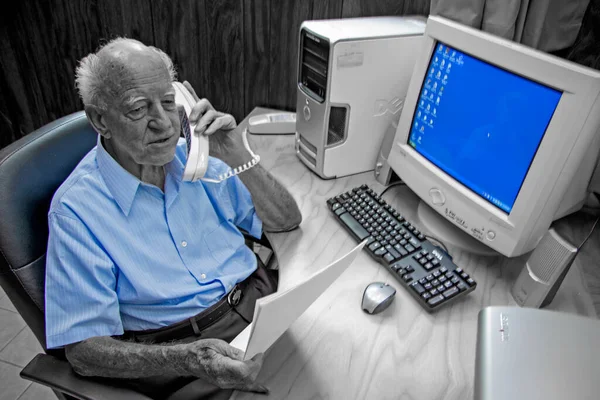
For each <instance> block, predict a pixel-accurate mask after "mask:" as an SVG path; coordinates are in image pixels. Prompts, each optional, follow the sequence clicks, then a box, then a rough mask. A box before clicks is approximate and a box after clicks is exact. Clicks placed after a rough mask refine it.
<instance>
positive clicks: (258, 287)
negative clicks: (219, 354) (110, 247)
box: [121, 257, 278, 400]
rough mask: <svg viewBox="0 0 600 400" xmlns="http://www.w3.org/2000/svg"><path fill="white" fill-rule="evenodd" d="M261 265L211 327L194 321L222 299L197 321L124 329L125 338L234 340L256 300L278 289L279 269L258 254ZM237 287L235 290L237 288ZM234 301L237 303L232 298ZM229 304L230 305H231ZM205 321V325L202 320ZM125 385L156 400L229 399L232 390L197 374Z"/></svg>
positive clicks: (249, 317)
mask: <svg viewBox="0 0 600 400" xmlns="http://www.w3.org/2000/svg"><path fill="white" fill-rule="evenodd" d="M257 260H258V267H257V269H256V271H255V272H254V273H253V274H252V275H250V276H249V277H248V278H247V279H246V280H245V281H244V282H243V283H242V284H241V286H242V287H243V289H241V293H242V296H241V299H240V300H239V303H238V304H237V305H235V306H230V307H229V309H228V310H226V311H225V312H224V313H223V314H219V317H218V318H217V319H216V320H214V321H213V320H212V319H209V323H210V325H209V326H206V327H205V328H204V329H202V330H198V329H197V324H196V327H194V326H193V325H194V323H195V321H198V322H199V323H200V325H204V324H205V323H206V320H207V318H206V316H207V315H210V314H211V312H212V313H213V315H214V312H213V311H214V310H215V309H217V308H218V307H222V305H221V303H222V302H223V301H225V302H227V297H228V296H225V298H224V299H222V300H221V301H219V302H218V303H217V304H215V305H214V306H211V307H209V308H208V309H206V310H204V311H203V312H202V313H200V314H198V315H197V316H195V317H193V319H194V320H195V321H190V320H191V319H190V320H185V321H181V322H179V323H176V324H173V325H171V326H168V327H165V328H161V329H153V330H147V331H140V332H130V331H129V332H125V334H124V335H123V338H124V339H127V340H134V341H137V342H141V343H147V344H165V345H168V344H169V343H170V344H181V343H189V342H193V341H196V340H199V339H209V338H218V339H222V340H224V341H226V342H231V341H232V340H233V339H234V338H235V337H236V336H237V335H238V334H239V333H240V332H241V331H242V330H244V329H245V328H246V326H248V324H249V322H251V321H252V318H253V316H254V303H255V302H256V300H257V299H259V298H261V297H264V296H267V295H269V294H271V293H274V292H275V291H276V290H277V282H278V276H277V272H278V271H276V270H267V269H266V268H265V266H264V265H263V263H262V262H261V261H260V259H259V258H258V257H257ZM234 290H235V289H234ZM229 303H232V304H235V302H231V301H229ZM229 303H228V304H229ZM202 322H204V324H203V323H202ZM121 381H122V383H123V384H124V385H125V386H128V387H131V388H133V389H135V390H136V391H138V392H141V393H143V394H145V395H147V396H148V397H151V398H153V399H169V400H183V399H186V400H187V399H211V400H216V399H228V398H229V397H230V396H231V394H232V392H233V391H232V390H222V389H220V388H218V387H217V386H214V385H211V384H209V383H207V382H205V381H203V380H201V379H197V378H195V377H177V376H171V377H169V376H156V377H150V378H140V379H122V380H121Z"/></svg>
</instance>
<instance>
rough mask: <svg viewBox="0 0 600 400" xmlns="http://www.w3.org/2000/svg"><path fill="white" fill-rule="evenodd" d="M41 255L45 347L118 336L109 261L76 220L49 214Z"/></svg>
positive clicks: (116, 304) (112, 271)
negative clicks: (43, 261) (43, 254)
mask: <svg viewBox="0 0 600 400" xmlns="http://www.w3.org/2000/svg"><path fill="white" fill-rule="evenodd" d="M48 222H49V228H50V235H49V239H48V252H47V255H46V290H45V294H46V311H45V315H46V344H47V347H48V348H49V349H51V348H57V347H62V346H65V345H67V344H71V343H76V342H79V341H81V340H85V339H88V338H90V337H96V336H114V335H121V334H123V325H122V322H121V317H120V312H119V302H118V298H117V293H116V291H115V288H116V280H117V277H116V270H115V266H114V264H113V263H112V261H111V260H110V257H108V255H107V254H106V253H105V252H104V250H103V249H102V247H101V246H100V245H99V243H98V242H97V241H96V240H95V238H94V237H93V235H92V233H91V232H90V231H89V229H88V228H87V227H86V226H85V225H84V224H83V222H81V221H80V220H79V219H76V218H74V217H70V216H65V215H62V214H57V213H51V214H50V215H49V217H48Z"/></svg>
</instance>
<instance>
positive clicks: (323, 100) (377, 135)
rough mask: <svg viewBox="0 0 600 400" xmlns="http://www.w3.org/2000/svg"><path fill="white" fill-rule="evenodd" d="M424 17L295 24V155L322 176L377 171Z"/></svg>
mask: <svg viewBox="0 0 600 400" xmlns="http://www.w3.org/2000/svg"><path fill="white" fill-rule="evenodd" d="M425 25H426V19H425V18H422V17H367V18H348V19H336V20H319V21H305V22H303V23H302V25H301V27H300V35H299V46H298V49H299V51H298V81H297V104H296V113H297V115H296V153H297V155H298V157H299V158H300V160H302V162H304V164H306V165H307V166H308V168H310V169H311V170H312V171H314V172H315V173H316V174H318V175H319V176H320V177H322V178H326V179H328V178H336V177H340V176H345V175H351V174H356V173H359V172H365V171H370V170H373V169H374V168H375V163H376V160H377V155H378V153H379V148H380V146H381V142H382V139H383V136H384V134H385V132H386V130H387V129H388V127H389V126H390V125H391V124H392V123H393V122H395V123H397V122H398V119H399V118H400V113H401V111H402V107H403V105H404V98H405V95H406V91H407V89H408V84H409V81H410V78H411V75H412V71H413V67H414V63H415V59H416V56H417V54H418V51H419V49H420V47H421V46H420V45H421V39H422V35H423V32H424V31H425Z"/></svg>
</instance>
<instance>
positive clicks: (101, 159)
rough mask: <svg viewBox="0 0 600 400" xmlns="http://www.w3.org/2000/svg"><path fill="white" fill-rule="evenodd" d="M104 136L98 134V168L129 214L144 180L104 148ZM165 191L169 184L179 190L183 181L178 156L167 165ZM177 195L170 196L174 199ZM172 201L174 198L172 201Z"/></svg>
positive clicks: (116, 198) (118, 202)
mask: <svg viewBox="0 0 600 400" xmlns="http://www.w3.org/2000/svg"><path fill="white" fill-rule="evenodd" d="M101 138H102V136H100V135H98V142H97V150H96V160H97V162H98V168H99V170H100V174H101V175H102V178H103V179H104V182H105V183H106V186H107V187H108V190H109V191H110V193H111V194H112V196H113V198H114V199H115V201H116V202H117V204H118V205H119V208H121V211H123V214H125V215H129V211H130V210H131V205H132V204H133V200H134V199H135V195H136V193H137V191H138V188H139V187H140V185H141V184H142V182H141V181H140V180H139V179H138V178H136V177H135V176H133V175H132V174H130V173H129V172H128V171H127V170H126V169H125V168H123V167H122V166H121V164H119V163H118V162H117V161H116V160H115V159H114V158H112V156H111V155H110V154H108V152H107V151H106V149H105V148H104V146H103V145H102V140H101ZM165 172H166V174H167V176H166V177H165V192H167V191H168V190H169V188H168V187H167V185H169V186H171V185H173V189H174V192H175V193H177V192H179V186H180V183H181V176H182V175H183V164H182V162H181V161H180V160H179V159H178V158H177V157H174V158H173V161H171V162H169V163H168V164H167V165H165ZM168 181H170V182H168ZM174 197H176V196H169V198H170V199H173V198H174ZM170 202H172V200H171V201H170Z"/></svg>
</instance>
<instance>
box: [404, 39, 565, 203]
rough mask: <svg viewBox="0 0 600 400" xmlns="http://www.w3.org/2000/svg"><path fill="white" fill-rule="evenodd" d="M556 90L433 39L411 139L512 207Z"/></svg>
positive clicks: (439, 162) (451, 170)
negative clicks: (434, 43) (433, 42)
mask: <svg viewBox="0 0 600 400" xmlns="http://www.w3.org/2000/svg"><path fill="white" fill-rule="evenodd" d="M561 95H562V93H561V92H559V91H557V90H555V89H552V88H549V87H547V86H544V85H541V84H539V83H537V82H534V81H531V80H529V79H526V78H523V77H521V76H519V75H515V74H513V73H511V72H508V71H505V70H503V69H501V68H498V67H496V66H494V65H491V64H488V63H486V62H484V61H482V60H479V59H477V58H474V57H472V56H469V55H468V54H465V53H463V52H461V51H458V50H456V49H454V48H452V47H449V46H447V45H445V44H444V43H440V42H438V43H437V44H436V47H435V50H434V52H433V55H432V56H431V61H430V62H429V67H428V71H427V73H426V75H425V80H424V82H423V87H422V88H421V95H420V97H419V100H418V101H419V103H418V104H417V108H416V109H415V114H414V116H413V122H412V126H411V133H410V136H409V140H408V142H409V144H410V145H411V146H412V147H413V148H415V150H416V151H418V152H419V153H420V154H421V155H423V156H424V157H425V158H427V159H428V160H429V161H431V162H432V163H433V164H435V165H436V166H437V167H439V168H441V169H442V170H443V171H445V172H446V173H447V174H449V175H450V176H452V177H453V178H454V179H456V180H457V181H459V182H460V183H462V184H463V185H465V186H466V187H468V188H469V189H471V190H472V191H473V192H475V193H477V194H478V195H480V196H481V197H483V198H484V199H486V200H487V201H489V202H490V203H492V204H494V205H495V206H496V207H498V208H500V209H501V210H503V211H505V212H506V213H510V211H511V210H512V207H513V205H514V202H515V200H516V198H517V195H518V193H519V190H520V189H521V185H522V184H523V181H524V179H525V175H527V171H528V170H529V166H530V165H531V162H532V160H533V157H534V156H535V153H536V151H537V149H538V146H539V145H540V142H541V141H542V137H543V136H544V132H545V131H546V128H547V126H548V123H549V122H550V119H551V118H552V114H553V113H554V110H555V109H556V106H557V104H558V102H559V100H560V96H561Z"/></svg>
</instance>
